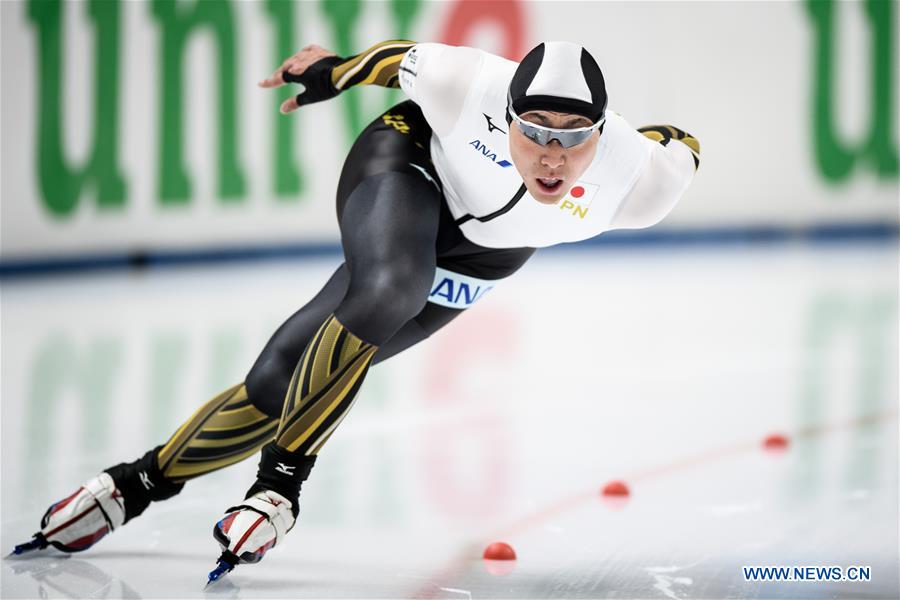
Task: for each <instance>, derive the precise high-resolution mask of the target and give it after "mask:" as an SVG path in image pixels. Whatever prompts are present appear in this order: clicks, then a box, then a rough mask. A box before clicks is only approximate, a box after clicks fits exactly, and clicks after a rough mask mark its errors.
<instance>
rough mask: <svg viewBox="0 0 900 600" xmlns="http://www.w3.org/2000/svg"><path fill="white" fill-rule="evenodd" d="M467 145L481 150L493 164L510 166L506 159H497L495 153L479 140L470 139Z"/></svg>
mask: <svg viewBox="0 0 900 600" xmlns="http://www.w3.org/2000/svg"><path fill="white" fill-rule="evenodd" d="M469 145H470V146H472V147H473V148H475V149H476V150H478V151H479V152H481V154H482V155H483V156H485V157H486V158H489V159H491V162H493V163H494V164H495V165H498V166H501V167H504V168H506V167H509V166H512V163H511V162H509V161H508V160H497V153H496V152H494V151H493V150H491V149H490V148H488V146H487V144H483V143H481V140H472V141H471V142H469Z"/></svg>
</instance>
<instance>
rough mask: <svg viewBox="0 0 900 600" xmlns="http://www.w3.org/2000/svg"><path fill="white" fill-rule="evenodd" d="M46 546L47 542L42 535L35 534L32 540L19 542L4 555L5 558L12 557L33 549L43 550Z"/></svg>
mask: <svg viewBox="0 0 900 600" xmlns="http://www.w3.org/2000/svg"><path fill="white" fill-rule="evenodd" d="M46 547H47V542H45V541H44V539H43V538H42V537H38V536H35V537H34V539H33V540H31V541H30V542H25V543H24V544H19V545H18V546H16V547H15V548H13V551H12V552H10V553H9V554H7V555H6V558H12V557H13V556H22V555H23V554H25V553H27V552H33V551H35V550H43V549H44V548H46Z"/></svg>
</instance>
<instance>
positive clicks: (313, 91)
mask: <svg viewBox="0 0 900 600" xmlns="http://www.w3.org/2000/svg"><path fill="white" fill-rule="evenodd" d="M481 60H482V53H481V52H480V51H479V50H476V49H474V48H466V47H457V46H447V45H445V44H434V43H416V42H412V41H409V40H387V41H384V42H379V43H377V44H375V45H374V46H372V47H371V48H368V49H366V50H364V51H362V52H360V53H359V54H357V55H355V56H351V57H349V58H341V57H339V56H337V55H336V54H335V53H334V52H331V51H330V50H327V49H325V48H322V47H321V46H317V45H315V44H313V45H309V46H307V47H305V48H303V49H302V50H301V51H300V52H297V53H296V54H294V55H293V56H291V57H290V58H288V59H287V60H285V61H284V62H283V63H282V64H281V66H280V67H278V70H276V71H275V72H274V73H273V74H272V76H271V77H269V78H268V79H264V80H262V81H260V82H259V85H260V86H261V87H264V88H272V87H279V86H281V85H284V84H285V83H300V84H302V85H303V86H304V87H305V89H304V90H303V91H302V92H301V93H300V94H297V95H296V96H293V97H291V98H288V99H287V100H285V101H284V103H282V105H281V112H282V113H285V114H287V113H290V112H293V111H295V110H297V109H298V108H300V107H301V106H304V105H306V104H312V103H314V102H321V101H323V100H328V99H330V98H334V97H335V96H337V95H338V94H340V93H341V92H343V91H345V90H347V89H348V88H351V87H354V86H357V85H378V86H382V87H391V88H402V89H403V91H404V92H405V93H406V95H407V96H409V98H410V99H411V100H413V101H414V102H415V103H416V104H418V105H419V107H420V108H421V109H422V112H423V113H424V115H425V118H426V119H427V120H428V123H429V125H431V127H432V129H433V130H434V132H435V133H437V134H438V135H442V134H443V133H446V132H449V131H450V130H451V129H452V127H453V125H454V124H455V123H456V121H457V119H458V118H459V115H460V113H461V112H462V106H463V102H464V101H465V98H466V94H467V93H468V91H469V84H470V82H471V81H472V79H473V78H474V75H475V73H476V72H477V70H478V68H479V67H480V65H481Z"/></svg>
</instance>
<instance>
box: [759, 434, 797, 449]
mask: <svg viewBox="0 0 900 600" xmlns="http://www.w3.org/2000/svg"><path fill="white" fill-rule="evenodd" d="M789 445H790V441H789V440H788V438H787V436H785V435H782V434H780V433H773V434H770V435H768V436H766V439H764V440H763V448H765V449H766V450H769V451H774V452H784V451H785V450H787V448H788V446H789Z"/></svg>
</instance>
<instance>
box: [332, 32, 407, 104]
mask: <svg viewBox="0 0 900 600" xmlns="http://www.w3.org/2000/svg"><path fill="white" fill-rule="evenodd" d="M415 45H416V42H411V41H409V40H387V41H384V42H379V43H377V44H375V45H374V46H372V47H371V48H369V49H368V50H365V51H363V52H360V53H359V54H357V55H356V56H351V57H350V58H346V59H343V60H342V61H341V62H340V63H338V64H336V65H335V66H334V68H333V69H332V71H331V84H332V85H333V86H334V87H335V89H337V90H338V91H339V92H340V91H344V90H346V89H347V88H350V87H353V86H356V85H378V86H382V87H390V88H399V87H400V83H399V73H400V61H401V60H403V55H404V54H406V51H407V50H409V49H410V48H412V47H413V46H415Z"/></svg>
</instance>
